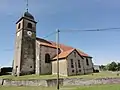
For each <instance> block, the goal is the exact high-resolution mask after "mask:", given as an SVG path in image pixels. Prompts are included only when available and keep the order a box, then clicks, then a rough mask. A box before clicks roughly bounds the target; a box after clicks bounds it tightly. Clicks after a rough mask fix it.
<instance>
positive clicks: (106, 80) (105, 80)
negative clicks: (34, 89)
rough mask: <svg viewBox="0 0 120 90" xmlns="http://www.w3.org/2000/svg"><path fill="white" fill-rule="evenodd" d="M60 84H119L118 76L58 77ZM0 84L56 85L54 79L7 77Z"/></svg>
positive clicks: (0, 80)
mask: <svg viewBox="0 0 120 90" xmlns="http://www.w3.org/2000/svg"><path fill="white" fill-rule="evenodd" d="M59 83H60V86H72V85H74V86H77V85H79V86H88V85H97V84H98V85H101V84H120V78H99V79H80V78H72V79H68V78H66V79H60V80H59ZM0 85H3V86H45V87H51V86H56V85H57V80H56V79H41V80H23V81H14V80H7V79H0Z"/></svg>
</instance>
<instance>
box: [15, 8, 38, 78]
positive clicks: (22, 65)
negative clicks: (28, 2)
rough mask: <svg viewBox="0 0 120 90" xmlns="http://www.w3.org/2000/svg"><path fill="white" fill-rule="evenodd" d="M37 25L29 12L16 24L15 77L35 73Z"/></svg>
mask: <svg viewBox="0 0 120 90" xmlns="http://www.w3.org/2000/svg"><path fill="white" fill-rule="evenodd" d="M36 23H37V22H36V21H35V20H34V17H33V16H32V15H31V14H30V13H29V12H28V10H27V11H26V12H25V13H24V14H23V16H22V17H21V18H20V19H19V20H18V21H17V22H16V39H15V54H14V64H13V75H17V76H19V75H25V74H33V73H35V60H36V54H35V53H36V52H35V51H36V45H35V44H36Z"/></svg>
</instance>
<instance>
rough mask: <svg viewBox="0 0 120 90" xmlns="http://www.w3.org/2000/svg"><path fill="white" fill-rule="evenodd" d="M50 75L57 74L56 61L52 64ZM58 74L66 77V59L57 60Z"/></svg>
mask: <svg viewBox="0 0 120 90" xmlns="http://www.w3.org/2000/svg"><path fill="white" fill-rule="evenodd" d="M52 74H57V61H53V62H52ZM59 74H60V75H63V76H67V61H66V59H61V60H59Z"/></svg>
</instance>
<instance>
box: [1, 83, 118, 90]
mask: <svg viewBox="0 0 120 90" xmlns="http://www.w3.org/2000/svg"><path fill="white" fill-rule="evenodd" d="M0 90H57V89H56V87H49V88H48V87H47V88H46V87H2V86H1V87H0ZM60 90H120V85H118V84H113V85H96V86H73V87H72V86H70V87H60Z"/></svg>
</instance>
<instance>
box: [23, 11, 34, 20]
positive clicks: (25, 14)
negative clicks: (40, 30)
mask: <svg viewBox="0 0 120 90" xmlns="http://www.w3.org/2000/svg"><path fill="white" fill-rule="evenodd" d="M23 16H24V17H27V18H29V19H32V20H34V17H33V16H32V14H30V13H29V12H28V11H27V12H25V13H24V15H23Z"/></svg>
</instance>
